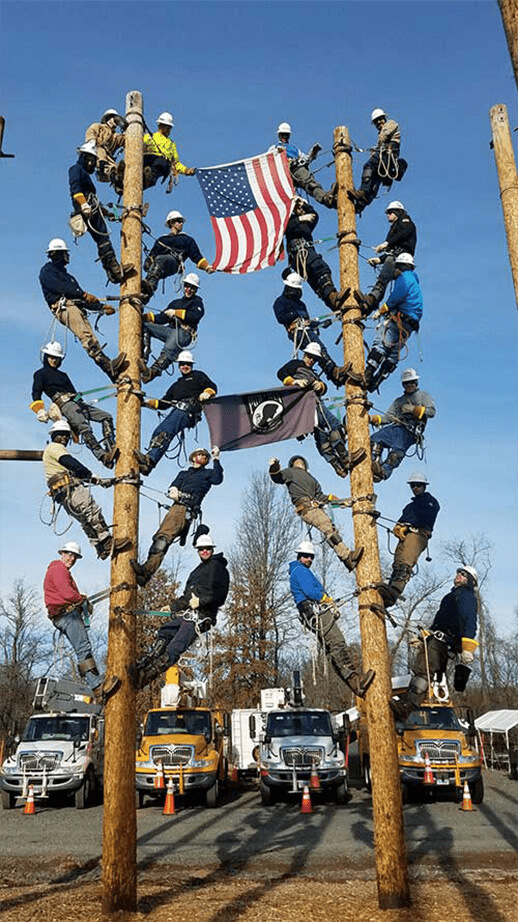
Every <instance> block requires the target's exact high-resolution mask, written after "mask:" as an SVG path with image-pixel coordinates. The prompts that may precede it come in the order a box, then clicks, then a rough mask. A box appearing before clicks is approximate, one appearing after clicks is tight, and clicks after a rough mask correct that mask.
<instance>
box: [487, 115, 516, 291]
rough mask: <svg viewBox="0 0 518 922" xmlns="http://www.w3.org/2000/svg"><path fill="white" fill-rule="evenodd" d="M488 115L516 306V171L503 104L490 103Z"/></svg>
mask: <svg viewBox="0 0 518 922" xmlns="http://www.w3.org/2000/svg"><path fill="white" fill-rule="evenodd" d="M489 118H490V121H491V134H492V139H493V148H494V151H495V160H496V169H497V172H498V184H499V186H500V198H501V200H502V211H503V213H504V224H505V232H506V234H507V249H508V250H509V261H510V263H511V272H512V274H513V282H514V295H515V298H516V306H517V307H518V175H517V173H516V161H515V159H514V151H513V142H512V138H511V129H510V128H509V118H508V116H507V107H506V106H503V105H498V106H493V107H492V109H490V110H489Z"/></svg>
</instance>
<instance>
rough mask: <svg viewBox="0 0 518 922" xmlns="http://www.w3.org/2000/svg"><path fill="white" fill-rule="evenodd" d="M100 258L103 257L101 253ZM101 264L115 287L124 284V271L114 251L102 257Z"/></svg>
mask: <svg viewBox="0 0 518 922" xmlns="http://www.w3.org/2000/svg"><path fill="white" fill-rule="evenodd" d="M99 256H101V254H100V253H99ZM101 264H102V267H103V269H104V271H105V272H106V277H107V279H108V281H109V282H112V283H113V284H114V285H120V283H121V282H122V270H121V267H120V265H119V261H118V259H117V257H116V256H115V253H114V252H113V250H112V251H111V252H109V253H106V254H105V255H104V256H101Z"/></svg>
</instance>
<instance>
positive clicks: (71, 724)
mask: <svg viewBox="0 0 518 922" xmlns="http://www.w3.org/2000/svg"><path fill="white" fill-rule="evenodd" d="M89 724H90V721H89V720H88V717H31V719H30V720H29V722H28V724H27V726H26V727H25V731H24V734H23V741H24V742H34V741H36V740H77V741H78V742H79V741H80V740H87V739H88V731H89Z"/></svg>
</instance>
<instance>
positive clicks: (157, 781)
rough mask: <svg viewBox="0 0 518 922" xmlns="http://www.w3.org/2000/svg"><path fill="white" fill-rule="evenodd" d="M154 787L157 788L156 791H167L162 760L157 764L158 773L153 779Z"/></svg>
mask: <svg viewBox="0 0 518 922" xmlns="http://www.w3.org/2000/svg"><path fill="white" fill-rule="evenodd" d="M153 787H154V788H155V791H165V778H164V766H163V765H162V759H158V761H157V763H156V773H155V777H154V779H153Z"/></svg>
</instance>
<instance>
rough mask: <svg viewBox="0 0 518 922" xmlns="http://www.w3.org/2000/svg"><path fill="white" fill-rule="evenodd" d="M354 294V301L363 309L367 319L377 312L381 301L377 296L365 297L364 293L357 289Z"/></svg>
mask: <svg viewBox="0 0 518 922" xmlns="http://www.w3.org/2000/svg"><path fill="white" fill-rule="evenodd" d="M353 294H354V300H355V301H356V303H357V305H358V307H360V308H361V310H362V313H363V314H364V315H365V316H366V317H368V316H369V314H372V312H373V311H374V310H376V308H377V306H378V304H379V301H378V299H377V298H376V296H375V295H373V294H372V293H371V294H368V295H364V294H363V292H361V291H359V289H358V288H356V289H355V291H354V292H353Z"/></svg>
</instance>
